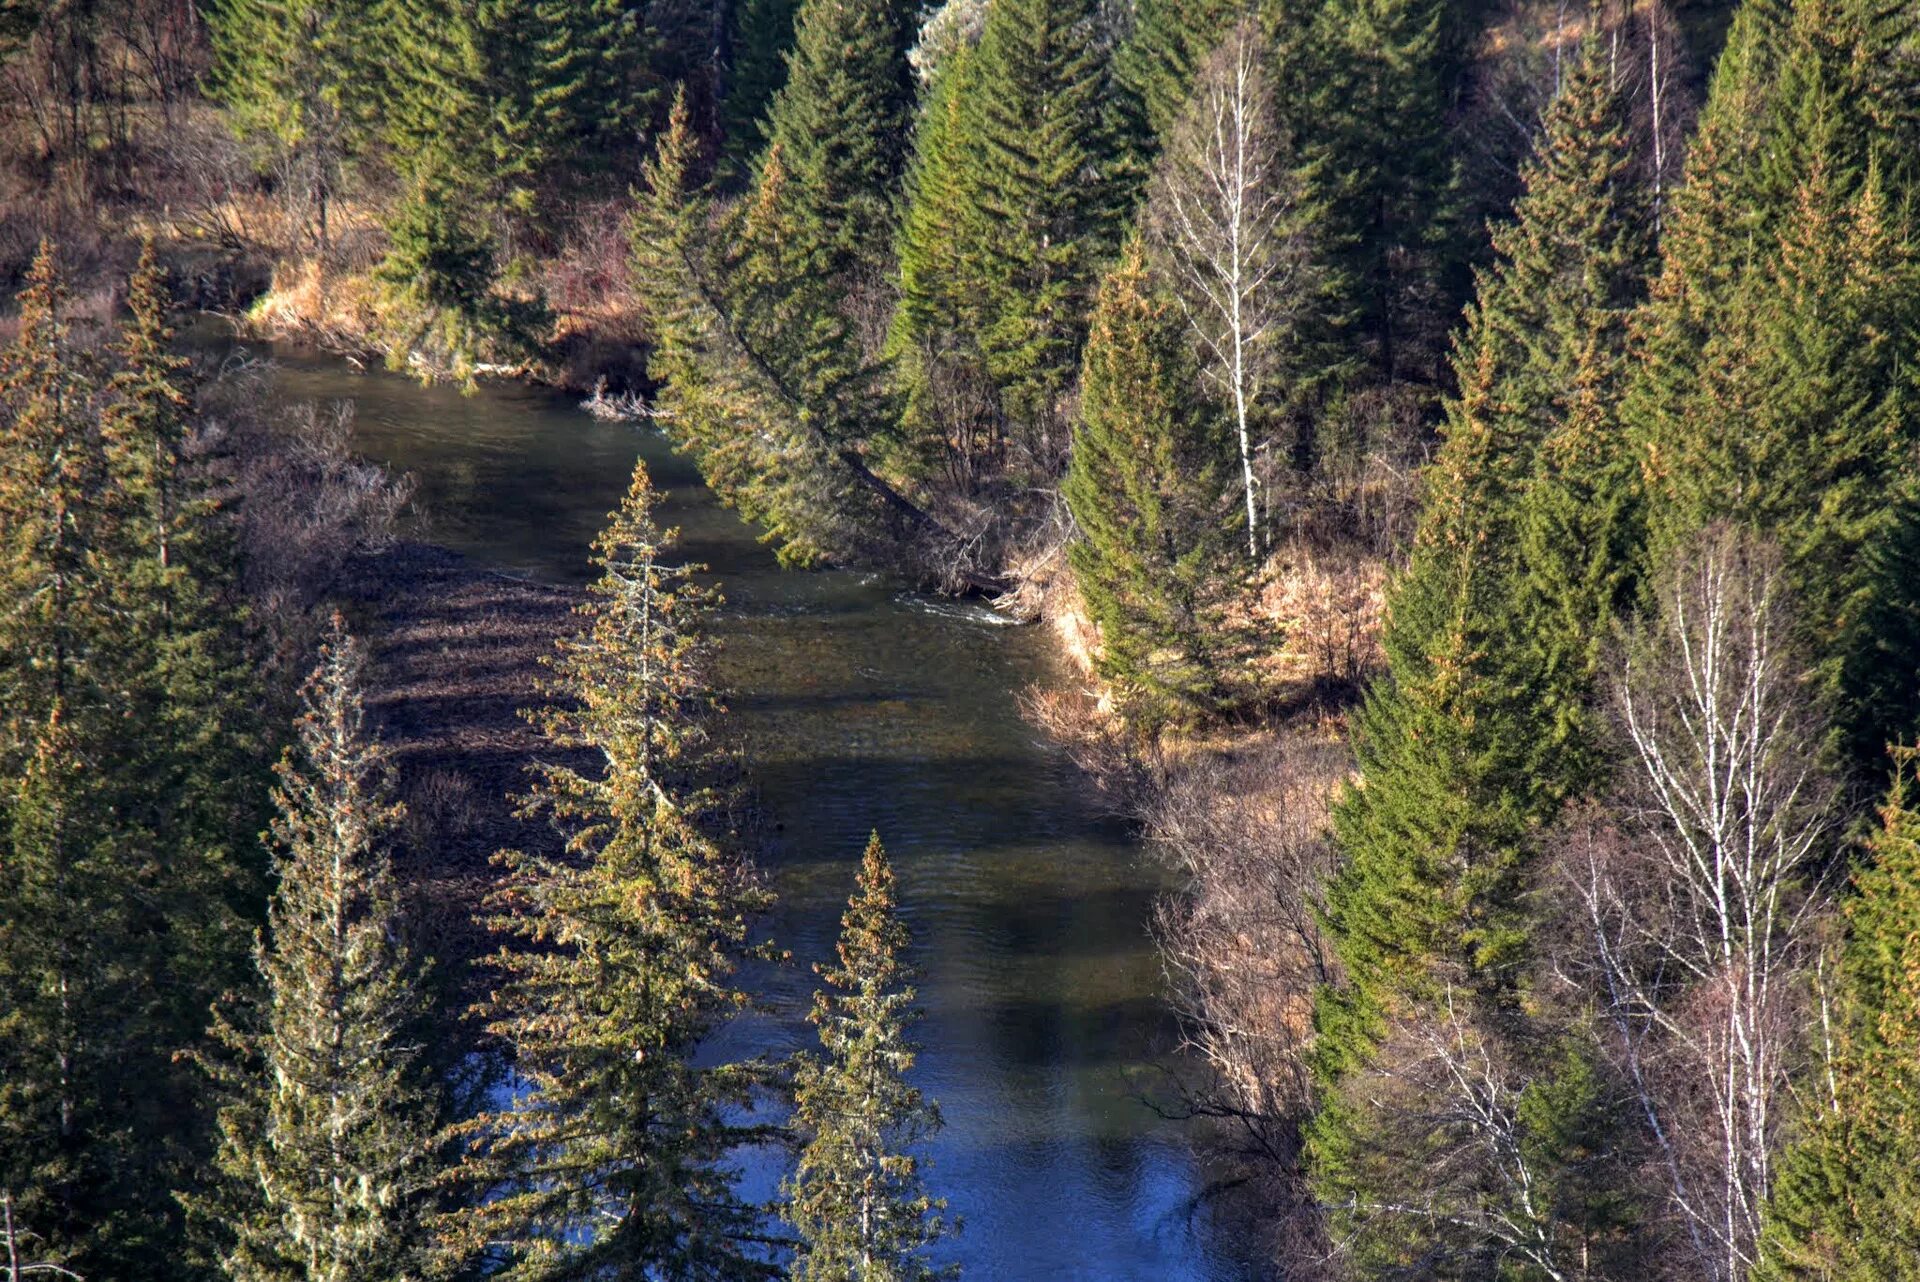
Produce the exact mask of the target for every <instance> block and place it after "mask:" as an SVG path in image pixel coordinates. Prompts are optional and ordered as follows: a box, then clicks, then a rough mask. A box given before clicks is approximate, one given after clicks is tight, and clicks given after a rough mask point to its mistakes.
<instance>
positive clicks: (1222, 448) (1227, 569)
mask: <svg viewBox="0 0 1920 1282" xmlns="http://www.w3.org/2000/svg"><path fill="white" fill-rule="evenodd" d="M1199 378H1200V373H1199V369H1198V367H1197V365H1196V364H1195V362H1194V358H1193V352H1192V346H1191V344H1190V342H1189V340H1188V337H1187V332H1186V325H1185V321H1184V319H1183V318H1182V316H1181V314H1180V308H1179V306H1178V304H1176V303H1174V302H1173V301H1172V300H1171V299H1170V298H1168V297H1167V296H1166V295H1165V293H1164V292H1162V291H1160V290H1157V289H1156V288H1155V286H1154V283H1153V281H1152V279H1151V277H1150V276H1149V274H1148V272H1147V269H1146V267H1145V264H1144V263H1143V262H1142V258H1141V252H1140V248H1139V246H1138V244H1137V243H1136V244H1134V245H1132V246H1130V247H1129V248H1128V249H1127V251H1126V254H1125V256H1124V258H1123V260H1122V262H1121V264H1120V266H1119V267H1117V268H1116V269H1115V270H1114V271H1113V272H1112V273H1111V274H1110V275H1109V276H1108V277H1107V279H1106V280H1105V281H1104V282H1103V283H1102V285H1101V287H1100V295H1099V301H1098V303H1097V304H1096V306H1095V309H1094V315H1093V333H1092V336H1091V337H1090V338H1089V339H1088V342H1087V354H1086V362H1085V368H1084V371H1083V373H1082V375H1081V396H1080V424H1079V430H1078V431H1077V432H1076V433H1075V434H1074V442H1073V458H1072V462H1071V464H1070V465H1069V467H1068V469H1067V477H1066V480H1065V481H1064V482H1063V483H1062V485H1061V493H1062V495H1063V496H1064V497H1065V498H1066V501H1067V506H1068V508H1069V510H1070V511H1071V512H1072V513H1073V518H1074V523H1075V524H1076V525H1077V526H1078V527H1079V530H1080V538H1079V539H1078V540H1077V541H1076V542H1075V543H1074V544H1073V545H1072V546H1071V548H1070V549H1069V551H1068V554H1067V555H1068V561H1069V563H1070V564H1071V565H1072V566H1073V572H1074V578H1075V581H1076V582H1077V583H1078V585H1079V588H1080V594H1081V597H1082V598H1083V599H1084V600H1085V602H1086V606H1087V613H1088V614H1089V615H1090V616H1092V618H1093V620H1094V622H1095V623H1096V624H1098V625H1099V628H1100V652H1099V655H1098V656H1097V658H1096V659H1095V666H1096V669H1097V670H1098V671H1099V673H1100V675H1101V676H1102V677H1103V678H1105V679H1106V680H1107V681H1108V682H1110V683H1111V684H1112V685H1113V686H1114V687H1115V689H1116V691H1117V692H1118V693H1119V695H1120V702H1121V705H1122V706H1123V707H1124V708H1126V709H1127V711H1128V712H1129V714H1130V715H1131V716H1132V717H1133V718H1135V719H1136V720H1137V721H1139V722H1141V723H1143V724H1146V725H1149V726H1151V725H1155V724H1158V723H1161V722H1164V721H1192V720H1195V719H1198V718H1203V717H1206V716H1208V715H1211V714H1214V713H1217V712H1219V711H1220V710H1221V709H1222V708H1223V707H1224V706H1225V705H1226V703H1227V702H1228V699H1229V697H1230V695H1231V689H1230V685H1229V681H1230V676H1231V673H1230V670H1229V667H1228V651H1229V645H1230V639H1229V638H1228V637H1227V636H1226V635H1225V621H1224V617H1223V609H1222V607H1223V605H1224V603H1225V602H1226V600H1227V599H1228V598H1229V594H1230V592H1231V589H1232V584H1233V582H1234V576H1235V571H1234V564H1235V558H1234V554H1233V546H1234V541H1235V540H1234V534H1233V525H1234V511H1233V508H1232V506H1231V505H1230V504H1228V503H1226V502H1224V501H1223V494H1224V492H1225V491H1226V489H1227V487H1228V480H1227V475H1228V473H1227V441H1226V430H1225V426H1224V424H1223V422H1222V420H1221V418H1220V415H1219V413H1218V412H1217V410H1216V409H1215V407H1214V406H1213V405H1211V404H1210V403H1209V402H1207V401H1206V400H1205V399H1203V398H1202V396H1201V395H1200V392H1199Z"/></svg>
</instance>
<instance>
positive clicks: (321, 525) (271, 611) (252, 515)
mask: <svg viewBox="0 0 1920 1282" xmlns="http://www.w3.org/2000/svg"><path fill="white" fill-rule="evenodd" d="M200 410H201V416H200V423H201V427H200V438H199V440H198V442H197V443H196V449H197V450H198V451H199V452H200V453H202V454H203V456H205V457H206V458H207V459H208V460H209V462H210V463H213V464H215V465H217V466H219V467H220V468H221V469H222V470H223V472H224V480H225V483H226V485H227V486H228V487H229V489H230V502H229V510H230V511H231V513H232V519H233V526H234V530H235V533H236V535H237V537H238V541H239V545H240V552H241V565H242V586H243V588H244V590H245V591H246V592H247V594H248V596H249V597H250V598H251V599H252V600H253V601H254V602H255V608H256V610H257V611H259V612H260V613H261V614H262V615H264V616H265V618H266V619H267V620H268V621H269V623H270V626H271V625H277V626H278V628H279V629H280V630H281V631H282V633H283V634H287V633H297V632H298V623H297V621H298V620H299V618H300V617H301V616H303V615H305V614H306V613H307V612H309V611H310V610H312V609H313V607H314V606H315V605H316V604H317V603H319V602H320V601H321V600H322V599H323V598H324V597H325V596H326V594H327V592H328V591H329V589H331V588H332V587H333V585H334V584H335V583H336V582H337V581H338V579H339V577H340V572H341V570H342V569H343V568H344V567H345V566H346V564H347V562H348V560H349V559H350V558H351V557H353V556H354V555H355V554H356V553H360V552H364V551H369V550H377V549H378V548H381V547H383V546H385V545H386V544H387V543H389V542H390V541H391V540H392V538H393V534H394V528H395V523H396V521H397V520H398V518H399V516H400V513H401V512H402V511H403V510H404V509H405V508H406V505H407V503H408V501H409V500H410V499H411V497H412V494H413V482H412V479H411V478H410V477H396V476H395V475H393V473H392V472H390V471H389V470H388V469H387V468H385V467H382V466H380V465H378V464H374V463H369V462H367V461H365V460H364V459H360V458H357V457H355V456H354V454H353V452H352V449H351V441H352V436H353V409H352V406H351V405H350V404H335V405H331V406H324V407H322V406H317V405H314V404H312V403H311V402H307V403H302V404H296V405H287V406H282V405H280V404H277V403H276V402H275V401H274V400H273V399H272V398H271V397H270V396H269V395H268V387H267V372H266V370H265V368H264V367H262V366H260V365H258V364H253V363H244V364H239V365H236V366H233V367H231V368H228V369H227V370H225V371H223V372H222V373H221V374H220V375H219V376H218V377H216V378H214V379H213V380H211V382H209V383H208V384H207V385H206V387H205V388H204V390H203V392H202V395H201V405H200Z"/></svg>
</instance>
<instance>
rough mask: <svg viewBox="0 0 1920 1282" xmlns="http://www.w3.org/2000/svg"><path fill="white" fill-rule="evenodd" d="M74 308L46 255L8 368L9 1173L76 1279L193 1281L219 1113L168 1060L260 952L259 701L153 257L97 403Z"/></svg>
mask: <svg viewBox="0 0 1920 1282" xmlns="http://www.w3.org/2000/svg"><path fill="white" fill-rule="evenodd" d="M64 297H65V295H64V289H63V286H62V284H61V281H60V276H59V272H58V268H57V265H56V260H55V254H54V251H53V249H52V247H51V246H50V245H47V246H43V247H42V250H41V253H40V255H39V257H38V259H37V260H36V262H35V265H34V268H33V271H32V273H31V275H30V277H29V281H28V286H27V288H26V289H25V290H24V291H23V292H22V296H21V303H22V324H21V332H20V336H19V339H18V340H17V342H16V343H15V345H14V347H13V348H12V349H11V350H10V351H9V352H8V353H7V355H6V357H5V360H4V362H0V423H3V424H4V430H0V443H3V444H0V540H4V542H3V543H0V778H3V779H4V780H5V781H6V783H5V785H4V795H0V876H3V877H4V880H5V882H6V884H5V886H4V887H0V981H4V983H5V987H6V991H8V993H9V994H18V995H19V1000H18V1002H17V1005H15V1006H14V1007H13V1009H11V1010H10V1011H9V1012H8V1014H7V1017H6V1018H7V1020H8V1033H7V1035H6V1037H5V1039H4V1050H0V1056H5V1060H4V1062H0V1069H4V1078H5V1081H6V1085H5V1086H4V1087H0V1128H4V1130H5V1132H6V1142H5V1143H4V1144H0V1151H3V1152H4V1164H5V1168H6V1169H5V1170H4V1172H0V1183H4V1184H5V1185H6V1187H7V1188H8V1190H9V1191H10V1192H12V1193H13V1194H14V1195H15V1197H16V1201H17V1203H18V1205H19V1206H20V1207H21V1208H22V1209H23V1212H24V1213H25V1214H26V1215H27V1216H28V1218H29V1219H30V1220H31V1222H33V1223H34V1225H35V1228H36V1231H38V1232H41V1233H43V1234H44V1235H45V1236H46V1238H47V1240H48V1241H49V1242H50V1243H51V1244H52V1245H53V1246H54V1247H55V1248H56V1250H57V1251H59V1252H60V1253H61V1254H62V1255H63V1256H65V1257H66V1258H68V1259H69V1260H70V1261H71V1262H72V1263H73V1265H74V1267H75V1268H77V1269H80V1270H82V1271H93V1272H99V1273H102V1274H105V1275H109V1276H112V1275H125V1276H146V1277H171V1276H187V1275H190V1273H191V1270H192V1267H193V1262H192V1260H191V1258H190V1257H189V1256H187V1254H186V1253H185V1252H182V1251H181V1250H180V1249H179V1243H178V1240H177V1230H178V1227H179V1226H178V1223H177V1219H176V1215H177V1207H176V1206H175V1205H174V1203H173V1199H172V1196H171V1190H172V1189H173V1188H174V1187H177V1182H178V1181H180V1180H182V1179H186V1178H191V1173H192V1172H193V1171H194V1169H195V1168H196V1167H197V1166H198V1164H199V1161H200V1158H201V1156H202V1154H201V1153H200V1151H199V1148H198V1145H199V1138H200V1136H199V1130H198V1126H197V1122H198V1120H199V1119H200V1116H201V1107H202V1105H201V1101H200V1100H199V1099H198V1098H197V1095H196V1093H195V1092H194V1091H193V1089H192V1085H191V1083H190V1082H189V1081H188V1080H187V1078H186V1076H185V1075H184V1074H183V1073H182V1072H180V1071H179V1070H178V1069H177V1068H176V1067H175V1065H174V1064H173V1062H172V1056H173V1053H174V1052H175V1051H176V1050H178V1049H180V1048H183V1047H185V1046H187V1045H189V1044H190V1043H191V1042H192V1041H193V1040H194V1039H195V1038H196V1037H197V1036H198V1034H199V1032H200V1031H201V1029H202V1028H203V1027H204V1021H205V1011H206V1006H207V1002H208V1001H209V1000H210V999H211V998H212V996H213V995H214V994H215V993H217V992H219V991H221V990H222V989H224V988H226V987H228V986H230V985H231V984H232V983H233V982H235V980H236V979H237V978H238V977H239V973H240V970H241V967H242V965H243V962H244V957H245V942H244V941H245V932H244V930H242V929H241V925H240V923H241V921H242V914H244V913H246V912H248V911H250V910H251V909H252V907H253V904H252V897H253V892H254V887H255V884H256V882H255V878H254V876H253V869H252V867H251V861H250V860H249V859H248V858H247V857H246V855H245V853H244V852H245V850H246V849H247V845H248V834H249V833H250V832H251V831H253V830H256V829H257V821H256V820H255V805H256V804H257V803H256V801H255V796H254V784H253V781H254V777H255V774H254V769H253V763H252V760H251V758H250V755H249V754H250V751H251V748H252V743H253V741H252V740H251V739H250V738H249V737H248V729H249V725H250V722H249V719H248V717H247V715H246V714H245V712H244V707H245V704H246V702H247V701H248V699H249V691H250V688H251V687H250V684H249V682H248V681H246V680H245V679H243V678H241V677H239V675H238V669H239V666H240V665H239V664H238V663H236V662H235V646H236V644H237V638H236V636H235V634H234V631H233V628H232V626H231V624H232V620H231V617H230V616H228V615H226V614H224V613H223V612H222V611H221V610H220V609H218V608H217V607H216V606H215V605H214V604H213V603H212V602H211V600H210V599H209V596H208V594H207V593H206V592H205V590H204V588H203V585H202V584H201V582H200V581H199V579H198V577H197V575H196V573H195V570H196V566H195V562H196V561H205V560H208V559H209V558H210V550H211V544H212V540H209V539H208V538H206V537H205V535H204V531H203V530H202V529H201V528H200V526H199V524H198V523H199V522H200V521H201V519H202V518H203V517H204V516H205V505H204V503H203V502H202V501H201V500H200V499H199V498H198V496H197V495H196V494H195V493H194V491H193V488H192V487H191V486H190V485H188V484H186V483H185V481H184V480H183V478H181V476H180V474H179V469H178V459H177V457H176V455H175V450H176V448H177V444H178V441H179V439H180V434H181V433H182V431H183V430H184V428H183V423H182V422H181V418H180V416H181V415H182V413H183V412H184V403H183V400H182V396H181V389H180V387H179V386H178V384H177V382H175V379H176V378H177V376H178V373H177V369H176V368H175V365H174V362H173V358H171V357H169V356H168V355H167V354H166V352H165V327H164V320H163V314H162V306H163V304H162V301H161V295H160V292H159V285H158V277H157V273H156V272H154V271H153V270H152V264H151V260H150V259H149V260H148V262H147V264H146V266H145V267H144V268H143V270H142V271H141V272H140V273H139V274H138V275H137V276H136V279H135V287H134V290H133V301H134V306H135V317H134V321H133V323H132V324H131V325H130V326H129V327H128V329H127V331H126V336H125V338H124V339H123V341H122V344H121V352H120V356H121V359H122V362H123V364H122V368H121V369H120V370H119V371H118V372H117V373H116V374H115V375H114V376H113V377H112V379H111V380H110V381H109V382H108V384H107V387H106V388H105V389H102V388H101V387H100V386H99V379H98V377H97V374H98V362H97V361H96V360H94V359H93V358H92V357H91V356H90V355H89V354H88V353H85V352H83V351H81V350H80V349H79V348H78V346H77V344H76V343H75V342H74V341H73V339H72V337H71V335H70V333H69V332H68V327H67V322H66V318H65V314H64ZM163 556H164V557H165V558H166V560H165V562H164V563H163V560H162V558H163ZM142 976H165V977H166V979H167V982H166V983H164V984H158V983H152V982H147V981H145V980H143V979H142V978H141V977H142Z"/></svg>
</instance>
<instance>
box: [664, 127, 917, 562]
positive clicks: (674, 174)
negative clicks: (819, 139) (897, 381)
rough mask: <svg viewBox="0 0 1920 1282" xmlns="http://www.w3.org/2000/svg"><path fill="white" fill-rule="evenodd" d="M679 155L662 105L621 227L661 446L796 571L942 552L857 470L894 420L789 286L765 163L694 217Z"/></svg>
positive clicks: (867, 467) (825, 293) (882, 484)
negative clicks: (678, 453) (667, 441)
mask: <svg viewBox="0 0 1920 1282" xmlns="http://www.w3.org/2000/svg"><path fill="white" fill-rule="evenodd" d="M694 159H695V143H694V139H693V136H692V132H691V128H690V125H689V123H688V118H687V112H686V107H685V103H684V100H680V101H676V103H675V107H674V111H673V113H672V115H671V117H670V119H669V124H668V128H667V131H666V133H665V134H664V135H663V136H662V137H661V139H660V145H659V149H658V151H657V152H656V154H655V156H654V157H653V159H652V160H651V161H650V162H649V163H648V165H647V167H646V169H645V170H644V173H643V177H644V192H643V194H642V197H641V200H640V204H639V205H638V207H637V208H636V209H635V210H634V214H633V218H632V221H631V224H630V231H631V236H632V243H633V264H634V279H635V284H636V288H637V290H638V292H639V295H640V300H641V303H642V305H643V307H644V308H645V311H646V314H647V318H648V322H649V325H650V327H651V330H652V334H653V338H654V345H653V349H652V352H651V353H650V354H649V358H648V371H649V373H650V374H651V376H652V377H653V378H654V379H655V380H656V381H657V382H658V383H659V384H660V385H661V392H660V404H661V406H662V408H663V409H666V410H668V411H670V416H669V417H668V418H667V419H666V425H667V428H668V431H669V432H671V433H672V435H673V438H674V441H675V443H676V444H678V445H679V446H680V448H682V449H685V450H687V451H688V452H689V453H691V454H692V455H693V457H694V459H695V460H696V461H697V462H698V463H699V465H700V471H701V475H702V476H703V477H705V479H706V481H707V484H708V485H710V486H712V487H713V489H714V491H715V493H717V494H718V495H719V497H720V499H721V501H722V502H724V503H727V504H728V505H730V506H732V507H736V508H738V509H739V511H740V512H741V514H742V515H743V516H745V517H746V518H747V519H748V520H750V521H754V522H756V523H758V524H760V525H762V526H764V527H765V529H766V537H767V538H768V539H769V540H771V541H774V542H776V543H777V544H778V545H779V549H780V555H781V557H782V558H783V559H784V560H786V561H788V562H792V563H800V564H808V563H815V562H819V561H822V560H825V559H827V558H829V557H840V556H847V555H850V554H858V553H863V552H864V553H867V554H869V555H872V556H875V557H886V558H890V559H892V560H894V561H895V562H899V561H906V562H907V563H908V564H910V565H918V564H924V563H925V562H923V561H921V557H922V556H923V555H924V553H925V549H926V547H927V546H929V545H931V546H934V547H938V548H941V549H945V550H950V549H951V547H952V546H953V540H952V539H951V538H950V536H948V535H947V534H946V532H945V531H944V530H943V529H941V527H940V526H939V525H938V524H937V523H936V522H935V521H934V520H933V519H932V518H931V517H930V516H928V515H927V513H926V512H925V511H923V510H922V509H921V508H920V507H918V506H917V505H916V504H914V503H913V502H912V501H911V500H910V499H908V498H907V497H906V496H905V495H903V494H902V493H901V492H900V491H899V490H897V489H895V488H894V487H893V486H892V485H891V484H890V483H888V482H887V481H886V480H884V479H883V478H882V477H881V476H880V475H879V474H878V473H877V472H876V470H875V468H874V466H873V463H872V462H871V461H870V460H871V459H872V458H873V455H874V454H875V452H876V451H878V450H882V449H884V448H885V446H886V444H887V442H886V441H885V439H884V438H880V439H875V434H876V433H877V432H882V431H884V430H885V428H886V427H887V426H888V425H890V424H891V423H892V422H893V421H894V418H895V412H894V410H893V407H892V404H891V401H890V398H889V397H888V396H887V394H886V389H885V388H884V387H883V386H882V384H881V381H880V372H879V370H878V369H876V368H875V367H874V366H873V364H872V363H871V362H869V361H867V360H866V359H865V358H864V357H863V356H862V354H861V353H860V351H859V350H858V346H857V344H856V343H855V341H854V339H853V336H852V335H851V334H850V333H849V332H848V325H847V322H846V321H845V319H844V318H843V317H842V316H841V315H840V314H839V311H838V308H837V306H836V292H835V286H834V282H833V281H832V280H830V279H827V278H824V277H818V276H810V275H809V274H808V273H806V272H805V271H802V270H801V269H800V267H799V265H798V264H797V263H796V262H795V261H794V260H793V259H792V257H791V253H792V251H794V250H795V249H796V248H797V247H798V244H799V242H798V241H797V240H796V238H795V237H794V236H793V235H792V234H791V222H790V220H789V218H788V216H787V205H786V202H785V201H784V199H783V196H782V191H783V188H784V184H785V169H784V166H783V165H781V164H780V163H779V157H778V155H777V154H776V155H774V156H772V157H770V158H769V160H768V163H767V164H765V165H764V166H763V167H762V170H761V173H760V175H759V181H758V185H757V187H756V189H755V191H754V192H753V193H752V195H751V197H750V198H749V199H747V200H745V201H743V202H741V203H740V204H738V205H736V206H733V207H730V208H729V209H727V210H725V211H722V213H721V214H720V216H719V217H718V218H712V217H710V216H709V215H710V212H711V211H710V206H709V205H708V204H707V202H706V200H705V198H704V197H703V196H702V195H701V193H699V192H697V191H695V190H694V188H693V187H692V185H691V182H690V179H689V171H690V168H691V165H692V163H693V161H694Z"/></svg>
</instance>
